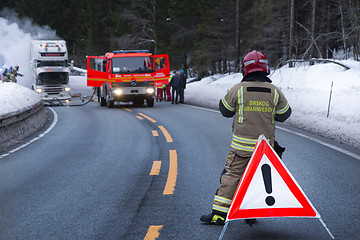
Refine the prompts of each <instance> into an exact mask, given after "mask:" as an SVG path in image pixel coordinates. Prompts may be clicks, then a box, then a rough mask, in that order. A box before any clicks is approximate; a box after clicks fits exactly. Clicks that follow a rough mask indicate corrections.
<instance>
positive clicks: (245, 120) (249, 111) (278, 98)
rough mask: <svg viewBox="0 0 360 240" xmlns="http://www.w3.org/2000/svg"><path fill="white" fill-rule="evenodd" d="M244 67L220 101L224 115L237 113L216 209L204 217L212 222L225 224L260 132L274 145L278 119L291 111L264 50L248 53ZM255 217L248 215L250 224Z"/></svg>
mask: <svg viewBox="0 0 360 240" xmlns="http://www.w3.org/2000/svg"><path fill="white" fill-rule="evenodd" d="M241 71H242V74H243V79H242V80H241V82H240V83H238V84H236V85H235V86H234V87H232V88H231V89H230V91H229V92H228V93H227V94H226V95H225V97H223V98H222V99H221V100H220V102H219V110H220V112H221V113H222V115H223V116H224V117H228V118H230V117H234V118H233V125H232V127H233V137H232V143H231V148H230V151H229V153H228V155H227V159H226V164H225V168H224V170H223V172H222V174H221V176H220V186H219V188H218V189H217V191H216V193H215V198H214V202H213V207H212V212H211V213H210V214H208V215H203V216H201V217H200V220H201V221H202V222H205V223H209V224H224V222H225V219H226V215H227V212H228V210H229V207H230V205H231V201H232V198H233V196H234V193H235V190H236V188H237V186H238V183H239V180H240V178H241V176H242V174H243V173H244V171H245V168H246V165H247V163H248V162H249V160H250V157H251V155H252V153H253V151H254V148H255V144H256V142H257V140H258V138H259V136H260V135H261V134H264V135H265V137H266V138H267V139H268V140H269V141H270V144H271V145H272V146H273V147H274V145H275V124H274V121H275V120H276V121H279V122H283V121H285V120H286V119H287V118H288V117H289V116H290V114H291V108H290V106H289V104H288V102H287V100H286V98H285V96H284V94H283V93H282V92H281V90H280V89H279V88H277V87H276V86H274V85H273V84H271V80H270V79H269V78H268V77H267V75H269V73H270V70H269V65H268V60H267V58H266V56H265V55H264V54H263V53H262V52H258V51H252V52H250V53H248V54H246V55H245V57H244V59H243V60H242V64H241ZM275 150H276V149H275ZM255 221H256V219H246V223H248V224H250V225H251V224H253V223H255Z"/></svg>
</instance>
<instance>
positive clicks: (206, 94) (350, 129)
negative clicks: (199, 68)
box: [185, 60, 360, 148]
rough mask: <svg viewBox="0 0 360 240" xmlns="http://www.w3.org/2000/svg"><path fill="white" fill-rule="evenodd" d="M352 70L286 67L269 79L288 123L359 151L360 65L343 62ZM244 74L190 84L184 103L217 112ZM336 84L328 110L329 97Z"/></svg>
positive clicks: (326, 66)
mask: <svg viewBox="0 0 360 240" xmlns="http://www.w3.org/2000/svg"><path fill="white" fill-rule="evenodd" d="M341 62H342V63H343V64H345V65H347V66H349V67H351V69H350V70H346V71H345V69H344V68H343V67H341V66H339V65H336V64H334V63H327V64H315V65H312V66H309V65H308V64H305V63H303V64H299V63H298V64H296V66H295V67H293V68H289V67H287V66H284V67H282V68H280V69H278V70H276V71H275V72H273V73H272V74H271V75H270V78H271V79H272V80H273V83H274V84H275V85H277V86H278V87H280V89H281V90H282V91H283V92H284V94H285V96H286V98H287V99H288V101H289V103H290V105H291V108H292V110H293V113H292V115H291V117H290V118H289V119H288V121H287V122H288V123H289V124H291V125H293V126H296V127H298V128H302V129H305V130H307V131H310V132H313V133H316V134H319V135H321V136H325V137H328V138H332V139H336V140H338V141H339V142H343V143H346V144H349V145H352V146H354V147H357V148H359V147H360V105H359V104H358V102H359V101H360V62H356V61H351V60H347V61H341ZM241 79H242V74H232V75H222V76H221V75H216V76H212V77H208V78H205V79H203V80H201V81H199V82H194V83H190V84H188V85H187V88H186V91H185V102H186V103H191V104H194V105H199V106H204V107H209V108H213V109H217V108H218V103H219V100H220V98H222V97H223V96H224V95H225V94H226V93H227V92H228V90H229V89H230V88H231V87H232V86H234V85H235V84H236V83H238V82H240V81H241ZM332 83H333V90H332V98H331V104H330V109H329V117H327V111H328V106H329V97H330V91H331V85H332Z"/></svg>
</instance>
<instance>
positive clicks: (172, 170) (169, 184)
mask: <svg viewBox="0 0 360 240" xmlns="http://www.w3.org/2000/svg"><path fill="white" fill-rule="evenodd" d="M169 155H170V165H169V173H168V177H167V181H166V185H165V188H164V192H163V195H170V194H173V193H174V190H175V185H176V178H177V153H176V150H169Z"/></svg>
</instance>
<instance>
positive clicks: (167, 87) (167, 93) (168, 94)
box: [165, 73, 175, 101]
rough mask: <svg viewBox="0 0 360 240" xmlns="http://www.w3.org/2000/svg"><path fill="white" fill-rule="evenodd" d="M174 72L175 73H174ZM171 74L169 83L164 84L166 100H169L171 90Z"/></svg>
mask: <svg viewBox="0 0 360 240" xmlns="http://www.w3.org/2000/svg"><path fill="white" fill-rule="evenodd" d="M174 74H175V73H174ZM172 77H173V75H170V78H169V83H168V84H166V87H165V92H166V101H171V92H170V83H171V79H172Z"/></svg>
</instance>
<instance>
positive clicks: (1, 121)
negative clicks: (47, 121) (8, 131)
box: [0, 102, 44, 128]
mask: <svg viewBox="0 0 360 240" xmlns="http://www.w3.org/2000/svg"><path fill="white" fill-rule="evenodd" d="M43 107H44V104H43V102H39V103H37V104H35V105H34V106H32V107H29V108H28V109H26V110H24V111H22V112H15V113H10V114H9V115H7V116H1V117H0V128H2V127H5V126H8V125H10V124H13V123H17V122H19V121H22V120H24V119H26V118H28V117H30V116H32V115H33V114H35V113H37V112H38V111H39V110H41V109H42V108H43Z"/></svg>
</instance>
